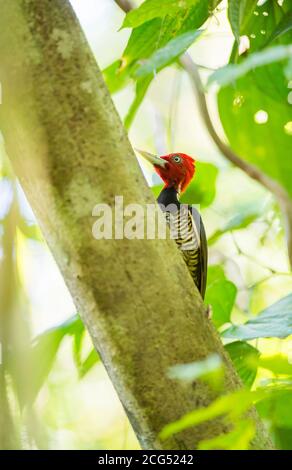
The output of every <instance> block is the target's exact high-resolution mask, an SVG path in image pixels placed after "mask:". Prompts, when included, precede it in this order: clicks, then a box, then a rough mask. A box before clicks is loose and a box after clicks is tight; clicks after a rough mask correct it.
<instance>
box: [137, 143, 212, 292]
mask: <svg viewBox="0 0 292 470" xmlns="http://www.w3.org/2000/svg"><path fill="white" fill-rule="evenodd" d="M138 152H139V153H140V154H141V155H142V157H144V158H145V159H146V160H147V161H148V162H150V163H151V164H152V165H153V167H154V169H155V171H156V172H157V173H158V175H159V176H160V177H161V179H162V180H163V182H164V187H163V189H162V191H161V193H160V194H159V196H158V199H157V202H158V204H159V205H160V207H161V209H162V210H163V211H164V213H165V215H166V219H167V222H168V223H169V224H170V225H171V227H172V228H175V230H176V236H175V237H174V238H175V241H176V243H177V245H178V247H179V249H180V251H181V253H182V256H183V259H184V261H185V263H186V265H187V267H188V269H189V272H190V274H191V276H192V278H193V280H194V282H195V284H196V286H197V288H198V290H199V292H200V293H201V296H202V298H203V299H204V296H205V291H206V282H207V263H208V248H207V239H206V233H205V229H204V225H203V222H202V219H201V216H200V214H199V212H198V211H197V209H196V208H195V207H193V206H188V205H185V204H181V203H180V201H179V196H180V195H181V193H183V192H184V191H185V190H186V188H187V187H188V185H189V183H190V182H191V180H192V178H193V177H194V175H195V172H196V162H195V160H194V159H193V158H192V157H190V156H189V155H186V154H184V153H171V154H169V155H164V156H156V155H152V154H151V153H148V152H145V151H143V150H138Z"/></svg>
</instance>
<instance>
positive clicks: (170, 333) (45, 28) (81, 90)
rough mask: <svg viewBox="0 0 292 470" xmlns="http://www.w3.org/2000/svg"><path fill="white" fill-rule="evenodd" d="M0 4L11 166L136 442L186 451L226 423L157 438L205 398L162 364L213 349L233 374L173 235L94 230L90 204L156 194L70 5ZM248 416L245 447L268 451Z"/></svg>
mask: <svg viewBox="0 0 292 470" xmlns="http://www.w3.org/2000/svg"><path fill="white" fill-rule="evenodd" d="M0 11H1V17H0V64H1V66H0V80H1V83H2V96H3V104H2V105H1V106H0V126H1V131H2V132H3V135H4V139H5V143H6V149H7V152H8V155H9V157H10V159H11V161H12V162H13V166H14V169H15V172H16V174H17V175H18V177H19V179H20V182H21V184H22V186H23V188H24V190H25V192H26V195H27V197H28V200H29V202H30V204H31V206H32V208H33V210H34V212H35V214H36V217H37V219H38V222H39V224H40V226H41V228H42V231H43V233H44V236H45V237H46V240H47V241H48V244H49V246H50V248H51V250H52V252H53V254H54V256H55V259H56V261H57V263H58V265H59V267H60V270H61V272H62V274H63V276H64V279H65V281H66V283H67V285H68V288H69V290H70V292H71V294H72V296H73V299H74V301H75V304H76V307H77V308H78V310H79V311H80V313H81V316H82V319H83V321H84V323H85V324H86V326H87V328H88V331H89V333H90V335H91V337H92V340H93V342H94V345H95V347H96V348H97V350H98V351H99V353H100V355H101V357H102V360H103V363H104V365H105V367H106V368H107V371H108V373H109V375H110V378H111V380H112V382H113V384H114V386H115V388H116V390H117V392H118V394H119V397H120V399H121V401H122V403H123V406H124V408H125V410H126V412H127V414H128V416H129V419H130V421H131V424H132V426H133V428H134V430H135V432H136V434H137V437H138V439H139V440H140V443H141V445H142V447H143V448H145V449H193V448H195V447H196V445H197V443H198V442H199V441H201V440H202V439H208V438H211V437H214V436H216V435H218V434H219V433H222V432H226V431H227V426H226V423H224V422H223V421H221V420H216V421H215V420H214V421H210V422H207V423H205V424H204V425H201V426H198V427H194V428H191V429H189V430H187V431H184V432H182V433H180V434H178V435H175V436H173V437H172V438H169V439H168V440H166V441H161V440H160V438H159V437H158V433H159V431H161V429H162V428H163V427H164V425H166V424H168V423H169V422H172V421H174V420H176V419H178V418H179V417H181V416H182V415H183V414H184V413H186V412H189V411H191V410H193V409H195V408H198V407H202V406H207V405H208V404H209V403H210V402H211V401H212V400H213V399H214V392H212V391H211V390H210V389H209V388H208V386H207V385H205V384H203V383H201V382H198V383H197V384H196V387H193V386H191V385H185V384H181V383H180V382H176V381H173V380H171V379H169V378H168V376H167V370H168V368H169V367H170V366H172V365H174V364H181V363H187V362H192V361H197V360H201V359H203V358H205V357H207V356H208V355H209V354H211V353H214V352H217V353H218V354H220V355H221V356H222V357H223V358H224V361H225V363H226V384H225V392H228V391H231V390H234V389H236V388H238V387H239V386H240V383H239V379H238V378H237V376H236V374H235V372H234V369H233V367H232V365H231V363H230V361H229V359H227V358H226V356H225V354H224V350H223V347H222V344H221V342H220V340H219V338H218V336H217V333H216V332H215V330H214V328H213V326H212V325H211V324H210V322H209V320H207V318H206V315H205V312H204V307H203V304H202V301H201V298H200V296H199V294H198V292H197V290H194V287H193V283H192V280H191V277H190V275H189V273H188V271H187V268H186V266H185V265H184V262H183V261H182V259H181V256H180V254H179V253H178V250H177V248H176V246H175V243H174V242H173V241H172V240H168V241H167V240H136V239H135V240H128V239H125V238H124V239H122V240H115V239H113V240H99V241H97V240H95V239H94V238H93V235H92V225H93V223H94V219H93V217H92V209H93V207H94V206H95V205H96V204H97V203H100V202H102V203H107V204H109V205H110V206H113V204H114V197H115V195H121V196H123V197H124V204H125V205H126V204H129V203H137V204H140V205H142V206H144V207H145V205H146V204H147V203H153V198H152V196H151V193H150V191H149V189H148V188H147V185H146V183H145V180H144V178H143V176H142V174H141V171H140V169H139V165H138V163H137V161H136V158H135V156H134V154H133V151H132V148H131V145H130V143H129V141H128V138H127V135H126V133H125V130H124V128H123V126H122V124H121V121H120V119H119V116H118V114H117V112H116V110H115V108H114V106H113V103H112V101H111V98H110V95H109V93H108V90H107V88H106V86H105V84H104V81H103V78H102V75H101V73H100V71H99V69H98V67H97V64H96V62H95V60H94V57H93V55H92V53H91V51H90V49H89V47H88V44H87V42H86V40H85V37H84V34H83V32H82V31H81V29H80V26H79V24H78V21H77V19H76V17H75V15H74V13H73V11H72V9H71V6H70V4H69V1H67V0H42V1H41V2H40V1H38V0H13V1H9V2H7V1H6V0H0ZM97 27H98V25H97ZM44 275H45V273H44ZM48 295H50V293H49V292H48ZM222 295H224V293H222ZM44 301H45V299H44ZM252 416H253V419H254V420H255V421H256V424H257V435H256V438H255V439H254V442H253V447H254V448H258V449H264V448H269V446H270V442H269V438H268V437H267V435H266V433H265V431H264V429H263V427H262V425H261V423H260V422H259V420H258V418H257V416H256V413H255V412H252Z"/></svg>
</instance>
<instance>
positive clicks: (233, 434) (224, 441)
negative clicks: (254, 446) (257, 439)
mask: <svg viewBox="0 0 292 470" xmlns="http://www.w3.org/2000/svg"><path fill="white" fill-rule="evenodd" d="M255 432H256V429H255V423H254V422H253V421H251V420H248V419H245V420H242V421H240V422H239V423H236V424H235V426H234V428H233V430H232V431H230V432H228V433H226V434H222V435H220V436H217V437H214V438H213V439H208V440H205V441H201V442H200V443H199V445H198V450H248V449H249V444H250V442H251V440H252V439H253V437H254V436H255Z"/></svg>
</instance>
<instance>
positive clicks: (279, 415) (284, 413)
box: [257, 390, 292, 428]
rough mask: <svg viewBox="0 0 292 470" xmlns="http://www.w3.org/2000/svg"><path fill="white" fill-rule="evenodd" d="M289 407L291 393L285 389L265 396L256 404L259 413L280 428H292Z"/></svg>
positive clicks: (291, 402)
mask: <svg viewBox="0 0 292 470" xmlns="http://www.w3.org/2000/svg"><path fill="white" fill-rule="evenodd" d="M291 407H292V393H291V391H285V390H284V391H282V392H278V393H276V394H272V395H269V396H267V398H266V399H264V400H263V401H262V402H261V403H259V404H258V405H257V408H258V410H259V412H260V415H261V416H262V417H263V418H264V419H266V420H269V421H270V422H271V423H272V425H273V426H277V427H280V428H292V414H291V413H289V411H290V410H291Z"/></svg>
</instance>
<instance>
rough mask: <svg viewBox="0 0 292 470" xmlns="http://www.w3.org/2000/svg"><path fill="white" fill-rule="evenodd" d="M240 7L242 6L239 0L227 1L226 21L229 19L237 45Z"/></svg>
mask: <svg viewBox="0 0 292 470" xmlns="http://www.w3.org/2000/svg"><path fill="white" fill-rule="evenodd" d="M241 6H242V1H241V0H229V1H228V19H229V22H230V25H231V29H232V32H233V34H234V37H235V39H236V41H237V42H238V43H239V37H240V23H241V18H240V10H241Z"/></svg>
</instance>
